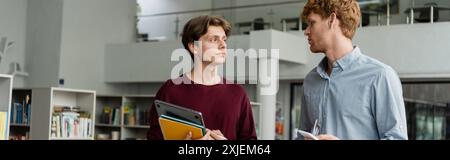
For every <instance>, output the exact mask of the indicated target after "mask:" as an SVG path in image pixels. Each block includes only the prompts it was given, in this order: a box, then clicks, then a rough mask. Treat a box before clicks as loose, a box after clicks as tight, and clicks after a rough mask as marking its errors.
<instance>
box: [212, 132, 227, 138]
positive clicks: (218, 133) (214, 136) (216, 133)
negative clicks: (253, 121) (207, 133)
mask: <svg viewBox="0 0 450 160" xmlns="http://www.w3.org/2000/svg"><path fill="white" fill-rule="evenodd" d="M211 137H212V138H214V140H228V139H227V138H226V137H225V136H224V135H223V134H222V132H221V131H220V130H213V131H211Z"/></svg>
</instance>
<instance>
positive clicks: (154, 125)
mask: <svg viewBox="0 0 450 160" xmlns="http://www.w3.org/2000/svg"><path fill="white" fill-rule="evenodd" d="M166 84H167V82H166ZM166 84H164V85H163V86H162V87H161V88H160V89H159V90H158V93H156V97H155V99H157V100H164V96H163V95H164V92H165V88H166V87H165V86H166ZM158 118H159V116H158V113H157V112H156V107H155V104H154V103H153V104H152V108H151V110H150V120H149V122H150V129H149V130H148V132H147V139H148V140H164V137H163V135H162V132H161V127H160V126H159V121H158Z"/></svg>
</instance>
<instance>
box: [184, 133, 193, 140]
mask: <svg viewBox="0 0 450 160" xmlns="http://www.w3.org/2000/svg"><path fill="white" fill-rule="evenodd" d="M184 140H192V132H191V131H189V133H188V134H187V135H186V138H185V139H184Z"/></svg>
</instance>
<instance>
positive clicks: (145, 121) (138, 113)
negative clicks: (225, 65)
mask: <svg viewBox="0 0 450 160" xmlns="http://www.w3.org/2000/svg"><path fill="white" fill-rule="evenodd" d="M150 109H151V108H150V107H145V108H144V107H136V105H134V104H133V103H127V104H125V106H124V108H123V112H124V123H125V125H131V126H134V125H150V121H149V120H150Z"/></svg>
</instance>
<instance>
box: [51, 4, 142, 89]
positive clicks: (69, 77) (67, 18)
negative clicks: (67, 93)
mask: <svg viewBox="0 0 450 160" xmlns="http://www.w3.org/2000/svg"><path fill="white" fill-rule="evenodd" d="M135 9H136V1H134V0H127V1H124V0H65V1H64V10H63V23H62V39H61V58H60V70H59V77H60V78H64V79H65V85H64V87H69V88H80V89H95V90H97V92H99V93H108V92H124V89H125V88H123V87H122V86H120V85H109V84H105V82H104V81H105V80H104V79H103V77H104V55H105V54H104V53H105V45H106V44H111V43H131V42H133V41H134V38H133V37H134V33H135V24H134V20H135V19H134V16H135V14H136V10H135ZM117 65H123V64H117Z"/></svg>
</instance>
